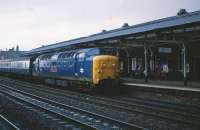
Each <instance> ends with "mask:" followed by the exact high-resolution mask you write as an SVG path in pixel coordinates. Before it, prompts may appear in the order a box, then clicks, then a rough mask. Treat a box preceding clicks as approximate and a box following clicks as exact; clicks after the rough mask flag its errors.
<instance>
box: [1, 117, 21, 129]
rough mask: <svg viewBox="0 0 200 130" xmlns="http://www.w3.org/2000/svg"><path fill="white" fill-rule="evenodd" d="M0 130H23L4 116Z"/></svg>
mask: <svg viewBox="0 0 200 130" xmlns="http://www.w3.org/2000/svg"><path fill="white" fill-rule="evenodd" d="M0 129H1V130H21V129H20V128H18V127H17V126H16V125H15V124H14V123H12V122H11V121H9V120H8V119H7V118H6V117H4V116H3V115H0Z"/></svg>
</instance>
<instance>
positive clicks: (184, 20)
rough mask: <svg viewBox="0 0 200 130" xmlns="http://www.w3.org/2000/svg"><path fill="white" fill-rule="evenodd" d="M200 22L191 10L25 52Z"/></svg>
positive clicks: (197, 14)
mask: <svg viewBox="0 0 200 130" xmlns="http://www.w3.org/2000/svg"><path fill="white" fill-rule="evenodd" d="M199 22H200V11H196V12H190V13H186V14H182V15H177V16H173V17H167V18H163V19H159V20H155V21H150V22H147V23H142V24H137V25H133V26H127V27H123V28H118V29H114V30H110V31H103V32H101V33H97V34H94V35H90V36H87V37H81V38H77V39H73V40H69V41H63V42H59V43H56V44H51V45H47V46H44V47H39V48H36V49H33V50H30V51H28V52H27V53H25V54H34V53H42V52H46V51H50V50H56V49H59V48H63V47H66V46H69V45H74V44H82V43H88V42H94V41H99V40H104V39H111V38H116V37H124V36H128V35H133V34H138V33H143V32H147V31H153V30H158V29H164V28H171V27H176V26H182V25H187V24H191V23H199Z"/></svg>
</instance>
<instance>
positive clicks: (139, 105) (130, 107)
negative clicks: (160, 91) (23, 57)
mask: <svg viewBox="0 0 200 130" xmlns="http://www.w3.org/2000/svg"><path fill="white" fill-rule="evenodd" d="M13 83H19V84H18V85H20V84H21V85H22V82H21V81H17V82H16V81H15V82H14V81H13ZM23 85H24V87H26V89H27V88H31V89H34V90H35V91H40V92H41V91H43V92H45V93H48V94H51V96H52V95H58V96H59V97H66V98H70V99H73V101H72V100H71V101H72V102H75V100H85V102H88V105H90V104H91V103H93V104H96V105H99V104H101V105H104V106H105V108H106V109H107V108H112V109H113V108H115V109H118V111H124V112H125V113H126V112H127V113H126V114H124V115H128V114H129V113H133V112H134V113H136V112H137V113H142V114H146V115H149V116H154V117H157V118H162V119H163V118H164V119H167V120H170V121H171V120H173V121H176V122H180V123H181V124H184V123H187V124H190V125H195V126H196V127H199V126H198V121H199V116H198V114H196V115H195V113H196V112H197V111H196V109H193V110H192V111H190V110H189V109H183V107H182V106H175V104H171V105H169V104H163V102H162V103H161V102H149V101H148V102H147V101H139V99H137V101H136V100H135V102H134V103H132V102H133V100H131V101H132V102H130V99H128V98H121V99H120V100H119V99H110V98H105V97H97V96H91V95H86V94H79V93H76V92H71V91H64V92H63V90H57V89H54V88H48V90H47V89H44V88H43V87H41V86H40V87H38V86H37V88H36V87H34V88H32V87H30V86H32V84H30V83H24V84H23ZM89 103H90V104H89ZM90 106H91V105H90ZM169 106H170V107H172V108H173V109H172V108H171V109H169V108H170V107H169ZM165 107H166V108H165ZM145 109H146V110H145ZM147 109H148V110H147ZM194 110H195V111H194ZM188 112H189V113H188ZM162 113H165V115H162ZM169 114H171V116H173V117H170V116H169ZM175 114H176V115H179V118H177V116H175ZM119 115H120V113H119ZM130 117H131V116H130ZM174 117H175V118H174ZM126 118H127V119H124V118H122V119H121V120H124V121H125V122H127V123H132V121H131V119H130V118H129V117H126ZM134 121H135V120H133V122H134Z"/></svg>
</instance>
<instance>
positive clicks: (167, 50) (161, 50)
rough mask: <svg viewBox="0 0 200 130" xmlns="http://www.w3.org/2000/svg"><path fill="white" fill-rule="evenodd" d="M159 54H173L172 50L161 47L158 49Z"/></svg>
mask: <svg viewBox="0 0 200 130" xmlns="http://www.w3.org/2000/svg"><path fill="white" fill-rule="evenodd" d="M158 52H159V53H168V54H169V53H172V48H166V47H159V48H158Z"/></svg>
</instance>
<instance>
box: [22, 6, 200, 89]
mask: <svg viewBox="0 0 200 130" xmlns="http://www.w3.org/2000/svg"><path fill="white" fill-rule="evenodd" d="M89 47H100V48H105V51H107V52H108V53H110V54H112V55H116V56H118V57H119V61H120V66H119V69H120V75H121V77H129V78H133V79H144V80H145V81H146V82H148V80H161V81H162V80H164V81H165V80H166V81H183V82H184V85H187V82H188V81H189V82H190V81H191V82H200V11H196V12H187V11H186V10H184V9H182V10H180V11H179V12H178V13H177V15H176V16H172V17H168V18H164V19H159V20H155V21H150V22H147V23H142V24H138V25H133V26H129V25H128V24H124V25H123V26H122V27H121V28H119V29H115V30H110V31H106V30H103V31H102V32H100V33H97V34H94V35H90V36H87V37H82V38H78V39H73V40H69V41H63V42H60V43H56V44H52V45H48V46H44V47H40V48H36V49H33V50H30V51H28V52H26V53H25V54H26V55H29V56H33V57H35V56H38V55H40V54H43V53H48V52H52V51H55V52H56V51H64V50H71V49H77V48H89Z"/></svg>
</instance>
